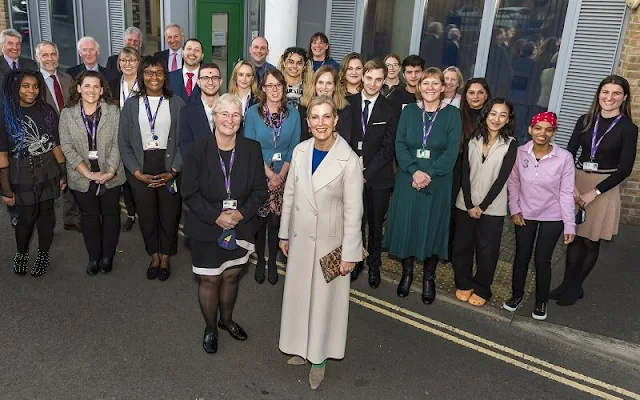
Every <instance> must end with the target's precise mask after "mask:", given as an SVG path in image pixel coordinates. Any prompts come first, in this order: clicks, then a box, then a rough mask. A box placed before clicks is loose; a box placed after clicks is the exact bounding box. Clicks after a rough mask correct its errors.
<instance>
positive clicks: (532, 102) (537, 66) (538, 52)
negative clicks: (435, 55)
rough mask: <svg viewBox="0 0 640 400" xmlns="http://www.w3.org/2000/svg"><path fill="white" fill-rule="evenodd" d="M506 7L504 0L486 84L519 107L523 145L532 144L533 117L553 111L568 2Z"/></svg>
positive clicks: (557, 0)
mask: <svg viewBox="0 0 640 400" xmlns="http://www.w3.org/2000/svg"><path fill="white" fill-rule="evenodd" d="M503 5H504V0H503V1H501V2H500V3H499V4H498V6H499V8H498V9H497V11H496V18H495V21H494V26H493V35H492V41H491V47H490V50H489V59H488V63H487V72H486V78H487V80H488V81H489V86H490V87H491V92H492V93H493V95H494V97H505V98H507V99H509V100H511V102H512V103H513V104H514V106H515V111H516V122H517V128H516V136H517V138H518V142H519V143H521V144H522V143H525V142H527V141H528V140H529V139H530V137H529V134H528V132H527V125H528V122H529V120H530V119H531V117H532V116H533V115H535V114H536V113H538V112H540V111H546V110H547V107H548V106H549V96H550V94H551V88H552V86H553V77H554V74H555V67H556V62H557V60H558V51H559V50H560V39H559V38H560V37H562V30H563V28H564V20H565V17H566V13H567V5H568V0H549V1H537V2H534V3H533V7H531V8H529V7H502V6H503Z"/></svg>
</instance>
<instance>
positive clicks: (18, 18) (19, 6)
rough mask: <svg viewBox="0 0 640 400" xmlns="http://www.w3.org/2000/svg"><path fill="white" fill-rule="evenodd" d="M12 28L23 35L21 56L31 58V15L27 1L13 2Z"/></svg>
mask: <svg viewBox="0 0 640 400" xmlns="http://www.w3.org/2000/svg"><path fill="white" fill-rule="evenodd" d="M10 4H11V19H12V20H13V24H12V26H11V27H12V28H13V29H15V30H17V31H18V32H20V34H21V35H22V47H21V49H20V50H21V54H22V55H23V56H24V57H29V58H31V36H30V35H29V14H28V13H27V1H26V0H11V1H10Z"/></svg>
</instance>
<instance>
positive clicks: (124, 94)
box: [120, 77, 144, 110]
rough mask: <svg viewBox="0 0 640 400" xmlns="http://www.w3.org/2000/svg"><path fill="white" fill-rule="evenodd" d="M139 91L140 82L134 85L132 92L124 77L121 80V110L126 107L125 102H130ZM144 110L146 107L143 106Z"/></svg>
mask: <svg viewBox="0 0 640 400" xmlns="http://www.w3.org/2000/svg"><path fill="white" fill-rule="evenodd" d="M138 90H140V89H139V88H138V81H137V80H136V81H135V82H134V83H133V86H132V88H131V90H129V85H127V82H125V81H124V77H123V78H120V109H121V110H122V107H124V102H125V101H127V100H129V98H130V97H132V96H133V95H134V94H135V93H136V92H137V91H138ZM142 107H143V108H144V105H143V106H142Z"/></svg>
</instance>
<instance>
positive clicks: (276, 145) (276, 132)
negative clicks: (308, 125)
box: [265, 108, 284, 149]
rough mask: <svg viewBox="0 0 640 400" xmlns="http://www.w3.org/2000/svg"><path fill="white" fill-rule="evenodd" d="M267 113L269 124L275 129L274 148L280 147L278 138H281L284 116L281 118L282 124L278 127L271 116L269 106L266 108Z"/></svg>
mask: <svg viewBox="0 0 640 400" xmlns="http://www.w3.org/2000/svg"><path fill="white" fill-rule="evenodd" d="M265 113H266V114H267V120H268V121H269V126H270V127H271V130H272V131H273V148H274V149H275V148H277V147H278V139H279V138H280V133H281V132H282V125H284V118H282V119H281V120H280V125H279V126H278V127H277V128H276V126H275V121H274V120H273V118H271V112H269V109H268V108H267V109H266V110H265Z"/></svg>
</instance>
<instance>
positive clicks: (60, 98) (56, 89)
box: [51, 75, 64, 111]
mask: <svg viewBox="0 0 640 400" xmlns="http://www.w3.org/2000/svg"><path fill="white" fill-rule="evenodd" d="M51 79H52V80H53V91H54V92H55V95H56V103H57V104H58V111H60V110H62V109H63V108H64V97H63V96H62V87H60V82H58V78H56V76H55V75H51Z"/></svg>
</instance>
